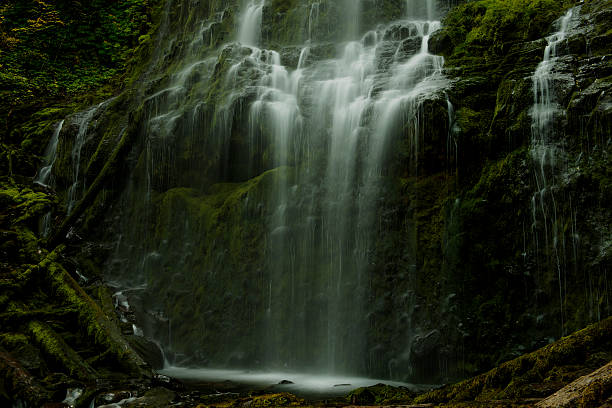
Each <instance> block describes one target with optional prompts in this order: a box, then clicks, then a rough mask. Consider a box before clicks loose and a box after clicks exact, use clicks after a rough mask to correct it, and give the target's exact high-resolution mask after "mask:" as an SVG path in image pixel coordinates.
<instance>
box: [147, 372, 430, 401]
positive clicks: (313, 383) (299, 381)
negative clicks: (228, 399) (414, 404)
mask: <svg viewBox="0 0 612 408" xmlns="http://www.w3.org/2000/svg"><path fill="white" fill-rule="evenodd" d="M159 373H160V374H163V375H167V376H169V377H173V378H176V379H178V380H180V381H181V382H184V383H186V384H187V385H189V386H192V387H194V388H198V387H199V385H201V386H203V387H205V388H212V389H215V386H218V388H219V389H217V391H219V392H244V391H246V390H258V391H267V392H289V393H292V394H295V395H298V396H300V397H303V398H307V399H324V398H334V397H341V396H344V395H346V394H348V393H349V392H351V391H352V390H354V389H356V388H359V387H369V386H371V385H375V384H380V383H383V384H387V385H391V386H394V387H406V388H408V389H410V390H411V391H417V392H418V391H425V390H428V389H431V388H433V387H434V386H431V385H422V384H418V385H417V384H409V383H403V382H398V381H390V380H379V379H372V378H363V377H349V376H339V375H328V374H321V375H318V374H311V373H295V372H280V371H249V370H223V369H208V368H185V367H167V368H165V369H163V370H161V371H159Z"/></svg>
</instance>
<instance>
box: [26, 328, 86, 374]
mask: <svg viewBox="0 0 612 408" xmlns="http://www.w3.org/2000/svg"><path fill="white" fill-rule="evenodd" d="M28 332H29V333H30V336H31V337H32V340H33V341H34V342H35V343H36V344H38V345H39V347H40V348H41V349H42V350H43V352H44V353H45V354H46V356H47V358H48V359H49V360H51V361H52V362H54V363H55V364H56V365H58V366H59V367H60V368H62V369H64V370H66V373H67V374H69V375H71V376H75V377H76V378H79V379H81V380H91V379H93V378H94V375H95V372H94V371H93V369H92V368H91V367H90V366H89V365H88V364H87V363H85V362H84V361H83V360H82V359H81V357H80V356H79V355H78V354H77V353H76V352H75V351H74V350H73V349H72V348H71V347H70V346H68V345H67V344H66V342H65V341H64V340H63V339H62V338H61V337H60V336H59V335H58V334H57V333H55V332H54V331H53V330H52V329H51V328H50V327H49V326H47V325H46V324H44V323H42V322H39V321H32V322H30V323H29V324H28Z"/></svg>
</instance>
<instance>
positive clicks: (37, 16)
mask: <svg viewBox="0 0 612 408" xmlns="http://www.w3.org/2000/svg"><path fill="white" fill-rule="evenodd" d="M152 6H153V4H152V1H151V0H125V1H118V0H114V1H102V0H93V1H89V2H77V1H74V0H45V1H42V0H34V1H27V0H8V2H6V3H5V4H4V5H3V6H2V7H0V89H1V91H0V95H1V96H2V100H3V101H4V102H3V105H4V103H6V104H7V105H8V106H0V111H2V110H10V108H12V107H15V106H18V105H20V104H23V103H27V102H32V101H33V100H34V98H58V97H64V96H68V95H75V94H78V93H81V92H84V91H88V90H91V89H94V88H95V87H99V86H100V85H102V84H104V83H105V82H108V81H109V80H111V79H113V78H115V77H117V75H118V74H120V73H121V72H123V71H124V70H125V64H126V61H127V60H128V59H129V57H130V53H131V52H132V51H131V50H132V49H133V48H134V47H136V46H137V45H138V38H139V37H140V36H142V35H143V34H146V33H147V32H148V31H149V29H150V25H151V12H152Z"/></svg>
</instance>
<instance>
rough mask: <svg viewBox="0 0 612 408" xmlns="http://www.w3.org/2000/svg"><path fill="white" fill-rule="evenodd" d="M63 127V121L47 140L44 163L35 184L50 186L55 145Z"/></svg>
mask: <svg viewBox="0 0 612 408" xmlns="http://www.w3.org/2000/svg"><path fill="white" fill-rule="evenodd" d="M63 127H64V120H61V121H60V122H59V123H58V124H57V125H56V126H55V130H54V131H53V136H51V140H49V145H48V146H47V149H46V150H45V161H44V164H43V167H41V168H40V170H39V171H38V175H37V176H36V179H35V180H34V182H35V183H38V184H42V185H44V186H47V185H50V178H51V171H52V170H53V164H55V159H57V144H58V141H59V135H60V132H61V131H62V128H63Z"/></svg>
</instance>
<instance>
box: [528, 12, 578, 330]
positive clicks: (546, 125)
mask: <svg viewBox="0 0 612 408" xmlns="http://www.w3.org/2000/svg"><path fill="white" fill-rule="evenodd" d="M574 14H578V13H577V11H576V9H570V10H569V11H568V12H567V13H566V14H565V15H564V16H563V17H562V18H561V19H559V20H558V21H557V27H558V31H557V32H556V33H554V34H552V35H551V36H549V37H547V38H546V41H547V45H546V48H545V50H544V57H543V60H542V62H540V63H539V64H538V67H537V68H536V71H535V73H534V75H533V96H534V104H533V107H532V110H531V116H532V122H531V146H530V152H531V157H532V160H533V164H534V167H535V172H534V173H535V183H536V192H535V193H534V195H533V197H532V223H533V224H532V230H533V234H534V240H535V246H536V250H537V251H544V252H548V254H547V255H546V257H547V258H548V265H547V268H550V269H552V270H554V271H555V273H556V275H557V279H558V285H559V302H560V310H561V322H560V323H561V333H562V334H564V332H565V329H564V325H565V324H564V320H565V319H564V313H565V312H564V298H565V292H566V290H565V284H564V276H565V268H566V265H565V263H566V262H565V235H564V234H565V233H564V231H563V228H562V227H561V225H560V222H562V221H563V214H560V213H559V211H558V209H557V203H556V201H555V200H556V197H555V190H556V189H557V185H556V183H557V178H558V177H559V176H560V175H561V174H562V173H563V172H564V171H565V168H566V167H567V165H566V163H565V161H566V157H565V156H566V154H565V151H564V149H563V144H562V142H561V141H560V140H559V137H558V134H559V130H558V125H557V124H558V122H559V117H562V116H563V115H565V111H564V109H563V108H562V107H561V106H560V105H559V101H558V98H557V96H556V95H555V92H554V82H555V81H556V80H559V79H558V78H557V76H556V73H555V67H556V65H557V64H558V60H559V58H560V57H561V56H562V52H563V51H562V50H563V45H564V44H565V41H566V37H567V33H568V29H569V28H570V24H571V22H572V17H573V16H574ZM560 80H562V79H560ZM538 229H543V231H541V232H538ZM540 235H542V237H543V238H544V242H540Z"/></svg>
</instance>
